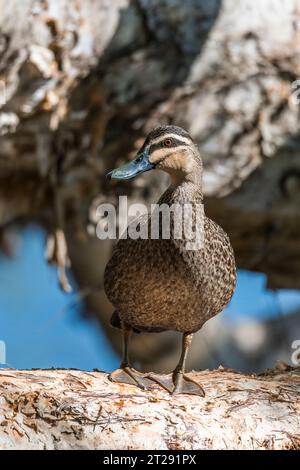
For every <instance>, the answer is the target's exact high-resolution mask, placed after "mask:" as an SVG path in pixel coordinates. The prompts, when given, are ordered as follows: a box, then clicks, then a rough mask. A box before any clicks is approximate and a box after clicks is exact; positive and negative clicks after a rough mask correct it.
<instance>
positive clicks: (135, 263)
mask: <svg viewBox="0 0 300 470" xmlns="http://www.w3.org/2000/svg"><path fill="white" fill-rule="evenodd" d="M180 133H181V134H180ZM151 134H152V135H151ZM170 134H178V135H179V136H187V137H186V138H188V139H190V137H189V136H188V134H187V133H186V132H185V131H183V130H182V129H180V128H176V127H174V126H167V127H163V128H160V129H158V130H155V131H153V132H152V133H150V135H149V136H148V138H147V139H146V141H145V144H144V146H143V147H142V149H143V148H145V146H147V145H148V147H150V148H151V142H153V141H155V140H157V138H159V136H160V135H162V136H163V135H170ZM181 138H182V137H181ZM155 145H156V146H157V144H155ZM185 145H186V144H185ZM176 146H177V147H178V142H177V144H176V145H175V143H174V147H175V148H174V151H173V152H172V149H170V152H169V153H168V152H167V151H166V149H164V155H166V156H164V160H163V161H162V162H161V159H160V158H159V151H158V152H157V150H156V147H154V146H153V147H152V148H154V151H153V155H155V157H156V158H157V161H158V165H157V167H158V168H161V169H163V170H165V171H167V172H169V173H170V175H171V178H172V183H171V185H170V186H169V188H168V189H167V190H166V191H165V193H164V194H163V195H162V196H161V198H160V199H159V201H158V202H159V204H162V203H165V204H168V205H169V206H171V205H172V204H173V203H178V204H184V203H187V202H189V203H192V204H198V203H201V202H202V162H201V158H200V155H199V152H198V149H197V148H196V147H195V145H194V144H193V142H192V140H191V139H190V142H189V144H188V147H189V149H188V152H189V153H187V150H186V151H185V150H184V149H183V151H180V152H179V151H177V149H176ZM171 154H172V155H171ZM169 155H171V158H172V159H173V160H172V161H171V160H170V162H169V163H168V164H167V165H168V167H164V165H166V164H165V163H164V161H165V160H166V159H169V158H170V157H169ZM184 159H187V160H189V159H192V162H193V165H194V166H193V167H192V169H190V166H191V165H190V163H191V162H189V166H188V168H189V169H188V170H187V169H185V168H184V170H183V174H182V172H181V168H179V169H178V165H179V166H180V165H183V166H184V165H185V160H184ZM149 161H151V155H150V157H149ZM153 161H154V160H153ZM178 162H179V163H178ZM182 162H183V163H182ZM186 166H187V165H186ZM203 217H204V224H203V226H204V245H203V248H201V249H198V250H186V249H185V240H174V239H172V238H171V239H170V240H165V239H158V240H153V239H152V240H151V239H147V240H142V239H138V240H132V239H130V238H127V239H120V240H119V242H118V243H117V245H116V247H115V248H114V251H113V254H112V257H111V259H110V261H109V262H108V264H107V267H106V270H105V291H106V294H107V296H108V298H109V300H110V301H111V302H112V304H113V305H114V306H115V308H116V313H115V314H114V317H113V323H114V324H117V323H118V316H119V318H120V320H121V321H122V322H124V323H126V324H127V325H130V326H131V327H132V328H134V329H135V330H140V331H143V330H144V331H153V332H155V331H163V330H175V331H179V332H182V333H193V332H195V331H197V330H199V329H200V328H201V327H202V325H203V324H204V323H205V322H206V321H207V320H209V319H210V318H212V317H213V316H214V315H216V314H218V313H219V312H221V311H222V310H223V309H224V307H225V306H226V305H227V304H228V302H229V301H230V299H231V297H232V294H233V292H234V289H235V282H236V272H235V260H234V254H233V250H232V247H231V245H230V241H229V238H228V236H227V235H226V233H225V232H224V230H223V229H222V228H221V227H219V226H218V225H217V224H216V223H215V222H213V221H212V220H211V219H209V218H208V217H206V216H205V215H204V213H203ZM193 220H194V219H193ZM149 222H150V219H149V216H142V217H141V218H140V224H149Z"/></svg>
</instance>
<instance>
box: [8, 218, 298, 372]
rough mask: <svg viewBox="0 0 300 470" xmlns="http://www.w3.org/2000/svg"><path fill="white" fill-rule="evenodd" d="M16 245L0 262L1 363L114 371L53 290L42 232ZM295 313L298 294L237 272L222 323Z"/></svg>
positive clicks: (64, 297)
mask: <svg viewBox="0 0 300 470" xmlns="http://www.w3.org/2000/svg"><path fill="white" fill-rule="evenodd" d="M20 240H21V241H20V244H19V246H18V248H17V249H16V253H15V257H14V258H13V259H7V258H5V257H4V256H1V257H0V342H1V341H2V342H4V343H5V347H6V361H5V362H6V363H7V364H8V365H10V366H12V367H15V368H33V367H37V368H40V367H41V368H47V367H67V368H70V367H74V368H78V369H85V370H90V369H93V368H98V369H101V370H107V371H108V370H112V369H113V368H115V367H117V365H118V363H119V359H118V358H117V356H116V354H115V353H114V352H113V350H112V348H111V346H110V344H109V342H108V341H107V339H106V337H105V336H104V334H103V333H102V331H101V329H100V328H99V324H98V323H97V322H96V321H94V320H92V319H87V318H83V316H82V315H80V309H81V308H83V306H82V305H80V304H79V305H78V306H77V307H76V308H74V306H72V308H70V304H71V303H72V299H75V298H76V294H74V295H71V296H70V295H68V294H65V293H63V292H62V291H61V290H60V288H59V287H58V283H57V276H56V270H55V268H53V267H50V266H49V265H47V263H46V262H45V260H44V255H43V253H44V246H45V233H44V232H43V231H42V230H41V229H40V228H38V227H35V226H30V227H28V228H26V229H25V230H24V231H23V232H22V233H20ZM75 287H76V286H75ZM296 309H300V292H298V291H287V290H281V291H278V292H277V294H276V295H274V293H273V292H272V291H270V290H267V289H266V278H265V276H264V275H262V274H259V273H250V272H247V271H239V273H238V283H237V289H236V292H235V294H234V297H233V299H232V301H231V303H230V305H229V307H228V308H227V309H226V311H225V312H224V313H223V318H224V320H225V321H228V322H238V321H245V320H246V319H248V318H252V319H256V320H257V319H258V320H265V319H270V318H273V317H276V316H278V315H288V314H289V313H290V312H292V311H294V310H296ZM4 343H1V344H2V354H0V362H4V361H3V358H2V360H1V356H3V344H4ZM0 352H1V351H0ZM2 366H3V364H2ZM0 367H1V364H0Z"/></svg>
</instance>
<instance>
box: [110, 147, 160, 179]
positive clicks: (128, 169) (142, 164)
mask: <svg viewBox="0 0 300 470" xmlns="http://www.w3.org/2000/svg"><path fill="white" fill-rule="evenodd" d="M153 168H154V165H153V163H151V162H149V154H148V152H147V151H146V150H144V151H143V152H140V153H138V155H137V156H136V158H135V159H134V160H133V161H132V162H129V163H127V164H126V165H123V166H121V167H120V168H116V169H115V170H113V171H110V172H109V173H108V174H107V175H106V176H107V178H109V179H115V180H129V179H131V178H134V177H135V176H137V175H139V174H140V173H145V171H149V170H152V169H153Z"/></svg>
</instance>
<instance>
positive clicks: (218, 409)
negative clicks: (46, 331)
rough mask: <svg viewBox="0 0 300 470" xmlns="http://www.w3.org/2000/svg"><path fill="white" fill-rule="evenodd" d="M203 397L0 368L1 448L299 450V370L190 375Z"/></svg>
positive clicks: (95, 375)
mask: <svg viewBox="0 0 300 470" xmlns="http://www.w3.org/2000/svg"><path fill="white" fill-rule="evenodd" d="M190 375H191V377H193V378H194V379H196V380H198V381H199V382H201V384H202V385H203V387H204V389H205V392H206V396H205V397H204V398H200V397H195V396H191V395H177V396H171V395H169V394H168V393H166V392H162V391H161V390H159V388H158V386H156V385H154V384H153V386H151V388H149V390H147V391H142V390H140V389H139V388H137V387H134V386H131V385H123V384H122V385H119V384H114V383H112V382H110V381H109V380H108V378H107V374H104V373H102V372H95V371H94V372H82V371H77V370H28V371H16V370H13V369H4V370H1V371H0V391H1V398H0V448H1V449H122V450H123V449H124V450H125V449H148V450H149V449H162V450H163V449H176V450H177V449H184V450H187V449H192V450H195V449H299V448H300V434H299V429H300V395H299V391H300V389H299V386H300V375H299V369H292V368H289V367H287V366H285V364H279V366H278V367H277V370H274V371H270V372H268V373H266V374H263V375H260V376H255V375H249V376H248V375H242V374H239V373H237V372H234V371H231V370H225V369H222V368H219V369H218V370H215V371H203V372H197V373H196V372H193V373H191V374H190Z"/></svg>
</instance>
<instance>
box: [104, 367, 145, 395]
mask: <svg viewBox="0 0 300 470" xmlns="http://www.w3.org/2000/svg"><path fill="white" fill-rule="evenodd" d="M108 378H109V380H111V381H112V382H117V383H123V384H129V385H136V386H137V387H139V388H141V389H143V390H145V389H147V386H148V385H149V384H150V383H151V382H150V381H149V380H148V379H147V377H146V376H145V375H144V374H142V373H141V372H139V371H137V370H135V369H134V368H133V367H131V366H130V365H129V364H121V365H120V367H119V369H116V370H114V371H113V372H111V374H109V376H108Z"/></svg>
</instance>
